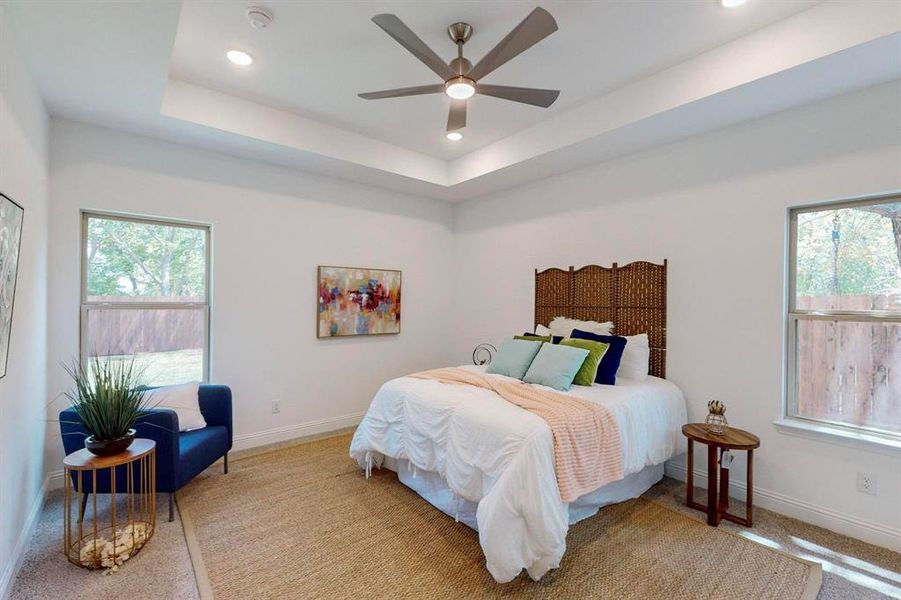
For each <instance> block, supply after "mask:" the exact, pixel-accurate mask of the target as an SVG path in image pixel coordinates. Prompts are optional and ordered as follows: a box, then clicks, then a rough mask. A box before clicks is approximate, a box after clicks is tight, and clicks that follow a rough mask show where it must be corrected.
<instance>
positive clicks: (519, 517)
mask: <svg viewBox="0 0 901 600" xmlns="http://www.w3.org/2000/svg"><path fill="white" fill-rule="evenodd" d="M464 368H469V369H480V367H472V366H467V367H464ZM493 377H503V376H501V375H493ZM567 393H570V394H573V395H576V396H579V397H580V398H584V399H586V400H590V401H592V402H597V403H599V404H602V405H604V406H605V407H607V408H608V409H609V410H610V411H611V412H612V413H613V416H614V418H615V419H616V422H617V425H618V426H619V430H620V435H621V438H622V448H623V466H624V470H625V475H626V476H627V477H628V476H629V475H632V474H635V473H638V472H639V471H642V470H644V469H645V467H648V466H651V465H659V464H661V463H663V462H664V461H666V460H668V459H669V458H671V457H672V456H674V455H675V454H676V453H677V452H678V451H679V450H678V448H679V447H680V444H679V442H680V439H681V438H680V434H679V432H680V430H681V426H682V424H684V423H685V421H686V412H685V400H684V398H683V396H682V392H681V391H680V390H679V388H678V387H676V386H675V385H673V384H672V383H670V382H668V381H666V380H663V379H658V378H656V377H648V378H647V379H646V380H644V381H640V382H639V381H629V380H621V381H617V385H615V386H604V385H593V386H591V387H583V386H573V388H572V389H571V390H570V392H567ZM350 455H351V457H353V458H354V459H355V460H356V461H357V462H358V463H359V464H360V465H361V466H362V467H364V468H370V467H371V466H376V467H378V466H381V465H382V464H383V462H384V459H385V457H390V458H391V459H393V460H392V461H391V463H392V466H394V465H396V464H398V463H402V464H404V465H407V464H409V465H412V466H413V467H414V468H415V469H418V470H420V471H430V472H434V473H436V474H437V475H438V476H440V477H441V478H442V479H443V480H444V481H445V482H446V484H447V486H448V487H449V488H450V489H451V490H452V491H453V493H454V494H456V495H459V496H460V497H461V498H463V499H466V500H469V501H470V502H474V503H477V504H478V509H477V511H476V522H477V523H476V524H477V529H478V531H479V542H480V544H481V546H482V550H483V551H484V553H485V559H486V563H487V568H488V570H489V572H490V573H491V575H492V576H493V577H494V578H495V579H496V580H497V581H499V582H506V581H510V580H512V579H513V578H515V577H516V576H517V575H518V574H519V573H520V572H521V571H522V569H526V570H527V571H528V573H529V576H531V577H532V578H533V579H535V580H537V579H540V578H541V577H542V576H543V575H544V574H545V573H546V572H547V571H548V570H549V569H552V568H556V567H557V566H559V564H560V559H561V558H562V557H563V553H564V552H565V550H566V532H567V529H568V527H569V523H570V514H569V506H568V505H567V504H566V503H564V502H562V501H561V500H560V493H559V491H558V489H557V479H556V475H555V472H554V450H553V438H552V435H551V430H550V428H549V427H548V425H547V423H545V421H544V420H543V419H541V418H540V417H538V416H536V415H534V414H532V413H530V412H528V411H526V410H523V409H521V408H519V407H518V406H515V405H513V404H511V403H509V402H507V401H506V400H504V399H503V398H501V397H500V396H498V395H497V394H495V393H494V392H492V391H490V390H485V389H482V388H477V387H473V386H464V385H446V384H442V383H438V382H437V381H432V380H426V379H413V378H410V377H400V378H398V379H393V380H391V381H389V382H387V383H385V384H384V385H383V386H382V387H381V389H379V391H378V392H377V393H376V395H375V398H373V400H372V404H371V405H370V407H369V411H368V412H367V413H366V416H365V417H364V418H363V421H362V422H361V423H360V426H359V428H358V429H357V431H356V433H355V434H354V437H353V441H352V442H351V447H350ZM605 487H607V486H605ZM587 496H591V494H588V495H587ZM580 500H581V499H580ZM578 503H579V501H577V502H576V504H578Z"/></svg>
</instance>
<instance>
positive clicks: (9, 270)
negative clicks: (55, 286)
mask: <svg viewBox="0 0 901 600" xmlns="http://www.w3.org/2000/svg"><path fill="white" fill-rule="evenodd" d="M24 217H25V209H23V208H22V207H21V206H19V205H18V204H16V203H15V202H13V201H12V199H10V198H9V197H7V196H5V195H3V194H0V378H2V377H4V376H5V375H6V364H7V358H8V356H9V338H10V334H11V333H12V324H13V300H14V299H15V295H16V271H17V270H18V267H19V244H20V242H21V241H22V221H23V219H24Z"/></svg>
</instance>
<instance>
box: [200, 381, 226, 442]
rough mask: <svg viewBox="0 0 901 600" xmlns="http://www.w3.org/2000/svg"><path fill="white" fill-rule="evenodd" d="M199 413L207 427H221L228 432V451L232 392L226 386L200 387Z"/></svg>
mask: <svg viewBox="0 0 901 600" xmlns="http://www.w3.org/2000/svg"><path fill="white" fill-rule="evenodd" d="M198 400H199V401H200V412H201V413H203V418H204V420H205V421H206V423H207V425H223V426H225V428H226V429H227V430H228V449H229V450H231V448H232V437H233V433H232V391H231V388H230V387H228V386H227V385H201V386H200V392H199V398H198Z"/></svg>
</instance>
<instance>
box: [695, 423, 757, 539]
mask: <svg viewBox="0 0 901 600" xmlns="http://www.w3.org/2000/svg"><path fill="white" fill-rule="evenodd" d="M682 434H683V435H684V436H685V437H686V438H688V458H687V461H686V464H687V468H686V477H685V484H686V486H687V487H688V489H687V493H686V498H685V504H686V505H688V506H689V507H691V508H694V509H697V510H702V511H704V512H706V513H707V524H708V525H712V526H714V527H716V526H717V525H719V524H720V520H721V519H726V520H727V521H732V522H733V523H738V524H739V525H744V526H745V527H752V523H753V520H752V518H753V516H752V512H753V507H754V504H753V496H754V449H755V448H758V447H760V438H758V437H757V436H756V435H754V434H753V433H749V432H747V431H744V430H742V429H736V428H734V427H728V428H726V430H725V431H723V433H721V434H715V433H710V432H709V431H707V425H706V424H704V423H689V424H687V425H683V426H682ZM695 442H701V443H702V444H707V506H704V505H703V504H699V503H697V502H695V501H694V473H693V471H694V467H693V466H692V465H693V464H694V462H693V461H694V443H695ZM727 450H747V452H748V478H747V488H748V492H747V499H746V504H747V516H746V517H745V518H741V517H739V516H736V515H733V514H730V513H729V512H728V509H729V468H728V465H727V466H726V467H723V465H722V459H723V453H724V452H726V451H727ZM718 466H719V469H717V467H718ZM717 470H719V485H717ZM717 488H719V495H718V496H717Z"/></svg>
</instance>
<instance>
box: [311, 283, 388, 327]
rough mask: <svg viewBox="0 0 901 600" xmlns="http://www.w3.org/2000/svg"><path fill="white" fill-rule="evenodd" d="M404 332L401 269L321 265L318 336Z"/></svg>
mask: <svg viewBox="0 0 901 600" xmlns="http://www.w3.org/2000/svg"><path fill="white" fill-rule="evenodd" d="M397 333H400V271H389V270H384V269H363V268H349V267H319V308H318V325H317V329H316V336H317V337H321V338H324V337H342V336H349V335H385V334H397Z"/></svg>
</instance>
